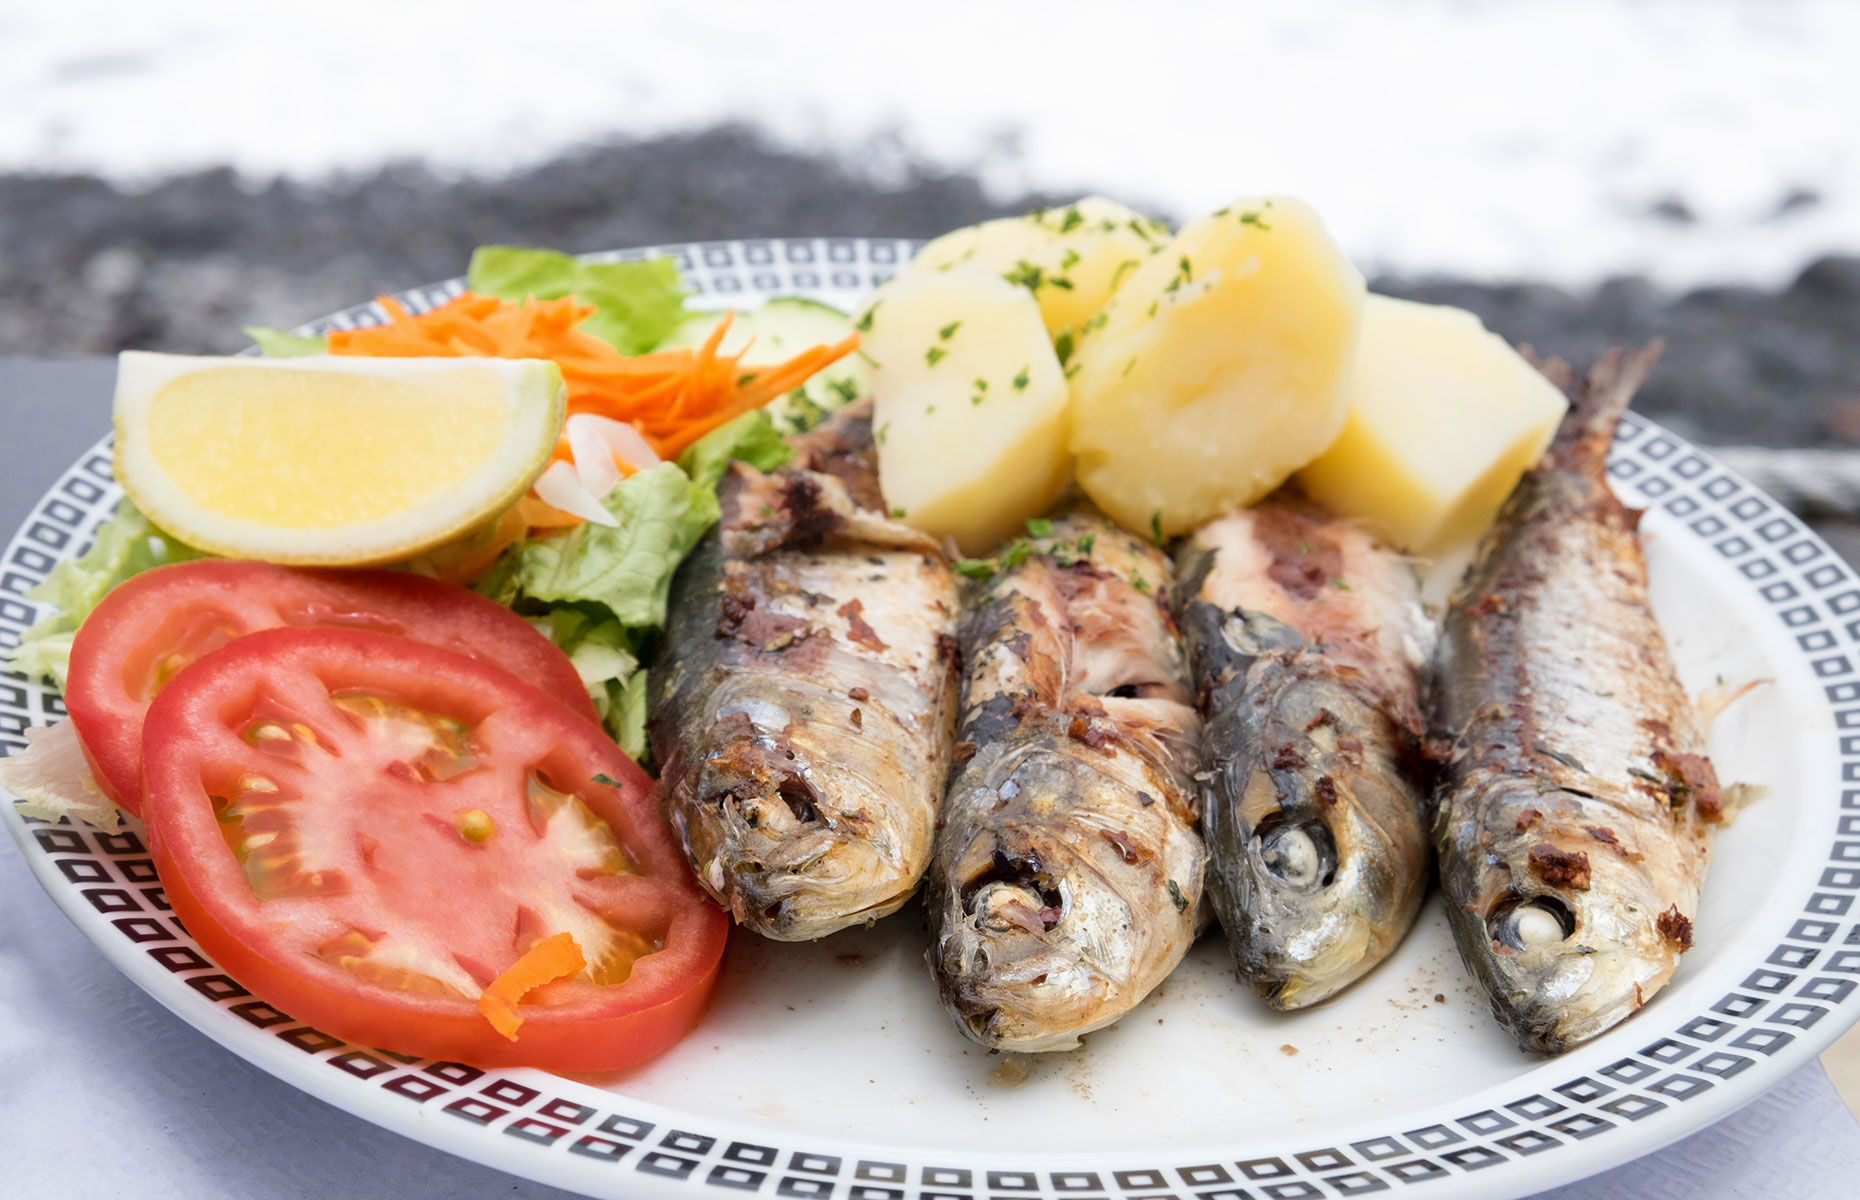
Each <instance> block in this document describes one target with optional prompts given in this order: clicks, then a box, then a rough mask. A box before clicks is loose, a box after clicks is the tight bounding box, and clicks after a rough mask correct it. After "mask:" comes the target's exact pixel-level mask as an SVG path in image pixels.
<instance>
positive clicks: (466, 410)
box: [116, 350, 567, 566]
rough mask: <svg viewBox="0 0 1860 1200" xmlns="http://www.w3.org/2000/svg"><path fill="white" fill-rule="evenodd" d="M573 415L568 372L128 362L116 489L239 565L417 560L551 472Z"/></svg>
mask: <svg viewBox="0 0 1860 1200" xmlns="http://www.w3.org/2000/svg"><path fill="white" fill-rule="evenodd" d="M566 403H567V396H566V392H565V390H564V388H563V386H562V374H561V371H560V370H559V369H558V368H557V367H556V365H555V364H554V363H550V362H542V361H537V360H529V359H501V358H359V357H339V356H333V355H314V356H308V357H303V358H283V359H262V358H196V357H190V356H186V355H177V354H150V353H145V352H142V351H134V350H131V351H126V352H124V353H123V355H122V356H121V357H120V358H119V360H118V364H117V372H116V477H117V480H118V481H119V482H120V483H121V484H122V485H123V489H124V490H125V491H127V492H128V493H129V495H130V498H131V499H133V500H134V501H135V502H136V505H137V506H138V507H139V508H141V509H142V511H143V512H145V513H147V514H148V516H149V518H150V519H151V520H153V521H154V522H155V523H156V524H157V525H159V526H161V527H162V528H163V529H165V530H167V531H168V532H169V533H172V534H174V535H175V536H176V537H178V538H180V539H181V540H182V541H184V542H187V543H188V544H190V545H194V546H198V547H200V548H201V549H203V550H208V551H211V552H213V553H215V554H223V555H227V556H229V557H234V558H262V559H267V560H269V561H271V562H280V563H292V564H301V565H323V566H334V565H340V564H362V563H380V562H391V561H394V560H396V559H402V558H409V557H412V556H413V555H416V554H419V553H421V552H422V551H425V550H428V549H430V548H432V547H433V546H436V545H439V544H440V543H443V542H446V541H448V540H450V539H452V538H454V537H456V536H458V535H459V534H461V533H464V532H465V531H467V530H469V529H471V528H473V527H474V526H477V525H480V524H482V523H483V522H485V521H486V520H488V519H490V518H491V517H493V516H495V515H496V514H497V513H498V512H500V511H502V510H503V509H504V508H506V507H508V506H509V505H510V504H512V503H514V502H515V501H516V499H517V498H518V497H519V496H521V495H522V494H523V493H524V492H525V491H526V490H527V489H528V488H529V486H530V484H531V483H533V482H534V481H535V479H536V477H537V476H538V475H539V474H541V473H542V470H543V468H544V466H546V465H547V464H548V461H549V454H550V450H551V449H552V448H553V447H554V445H555V443H556V439H557V437H559V436H560V434H561V432H562V420H563V414H564V410H565V407H566Z"/></svg>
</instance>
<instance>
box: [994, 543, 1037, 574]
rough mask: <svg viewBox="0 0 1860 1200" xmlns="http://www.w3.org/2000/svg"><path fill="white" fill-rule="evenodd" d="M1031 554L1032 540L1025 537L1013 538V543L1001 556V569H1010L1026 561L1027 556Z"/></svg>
mask: <svg viewBox="0 0 1860 1200" xmlns="http://www.w3.org/2000/svg"><path fill="white" fill-rule="evenodd" d="M1032 554H1033V543H1032V542H1030V541H1028V540H1027V539H1026V538H1015V539H1014V544H1013V545H1011V546H1009V547H1008V548H1007V553H1006V554H1003V555H1002V556H1001V569H1002V570H1004V571H1011V570H1013V569H1014V568H1015V567H1018V566H1020V564H1022V563H1024V562H1026V561H1027V559H1028V557H1029V556H1031V555H1032Z"/></svg>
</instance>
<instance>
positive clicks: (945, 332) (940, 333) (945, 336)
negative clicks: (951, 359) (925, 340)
mask: <svg viewBox="0 0 1860 1200" xmlns="http://www.w3.org/2000/svg"><path fill="white" fill-rule="evenodd" d="M961 328H962V322H961V321H951V322H950V323H949V324H947V325H945V326H943V328H941V329H939V330H937V331H936V335H937V337H939V338H941V339H942V340H943V341H946V342H947V341H948V340H949V339H951V338H953V337H955V336H956V331H957V330H958V329H961Z"/></svg>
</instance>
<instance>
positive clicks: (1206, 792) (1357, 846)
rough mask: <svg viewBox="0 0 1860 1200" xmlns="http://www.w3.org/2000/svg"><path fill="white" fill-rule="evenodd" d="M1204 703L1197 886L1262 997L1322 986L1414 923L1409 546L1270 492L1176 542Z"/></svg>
mask: <svg viewBox="0 0 1860 1200" xmlns="http://www.w3.org/2000/svg"><path fill="white" fill-rule="evenodd" d="M1177 572H1178V575H1179V577H1180V583H1179V584H1178V602H1179V603H1178V612H1179V613H1180V620H1181V624H1182V631H1183V636H1184V637H1185V638H1186V639H1187V642H1188V651H1189V659H1190V662H1191V664H1192V666H1193V670H1194V679H1195V686H1196V689H1197V693H1198V698H1199V702H1200V708H1201V716H1202V722H1203V727H1202V746H1203V759H1202V776H1201V778H1202V781H1203V782H1202V793H1201V795H1202V804H1201V811H1202V836H1203V839H1204V840H1205V841H1206V842H1207V846H1208V873H1209V886H1208V897H1209V900H1210V901H1211V902H1212V903H1213V905H1214V910H1215V912H1216V913H1217V914H1218V915H1219V917H1220V919H1221V924H1222V926H1223V927H1225V929H1226V931H1227V940H1228V944H1229V945H1230V946H1231V947H1232V949H1233V954H1234V962H1235V964H1236V965H1237V967H1238V969H1239V974H1240V978H1241V979H1243V980H1246V981H1247V982H1249V983H1251V984H1252V985H1253V986H1254V987H1255V988H1257V989H1258V990H1259V992H1260V994H1261V995H1262V996H1264V997H1265V998H1266V1000H1267V1002H1268V1003H1270V1004H1271V1005H1272V1006H1273V1007H1274V1008H1279V1009H1295V1008H1303V1007H1305V1006H1307V1005H1310V1004H1316V1003H1318V1002H1319V1001H1322V1000H1326V999H1328V998H1330V997H1331V996H1333V995H1335V994H1336V993H1337V992H1339V991H1341V990H1342V989H1343V988H1345V987H1347V986H1348V985H1349V984H1351V983H1353V982H1354V981H1355V980H1357V979H1358V978H1360V977H1361V976H1362V975H1363V974H1364V973H1365V972H1367V971H1368V970H1369V969H1370V968H1372V967H1374V966H1375V965H1376V964H1377V963H1378V962H1381V961H1382V959H1383V958H1384V957H1386V956H1387V955H1388V953H1389V952H1390V951H1391V950H1393V949H1394V948H1395V946H1396V944H1397V943H1399V942H1400V941H1401V938H1402V935H1403V934H1405V933H1406V932H1407V931H1408V927H1409V926H1410V925H1411V924H1413V923H1414V918H1415V914H1416V912H1418V911H1419V909H1420V906H1421V900H1422V898H1423V897H1424V896H1425V895H1426V892H1427V883H1428V872H1429V868H1430V862H1429V857H1428V846H1427V829H1426V818H1425V789H1424V785H1423V783H1422V781H1421V773H1420V771H1419V770H1418V766H1419V763H1420V757H1421V756H1420V753H1419V751H1420V745H1421V736H1422V733H1423V728H1422V716H1421V688H1422V675H1423V672H1424V669H1425V667H1426V664H1427V661H1428V656H1429V654H1430V653H1431V651H1432V646H1433V626H1432V622H1430V621H1429V620H1428V619H1427V617H1426V615H1425V614H1424V613H1423V612H1422V610H1421V604H1420V596H1419V592H1418V589H1417V584H1416V581H1415V577H1414V572H1413V571H1412V570H1410V569H1409V567H1408V565H1407V563H1406V562H1404V561H1403V560H1401V559H1400V558H1398V557H1397V556H1396V555H1395V554H1393V553H1392V552H1390V551H1388V550H1386V549H1384V548H1382V547H1380V546H1378V545H1376V544H1375V542H1374V541H1373V540H1372V539H1371V538H1370V537H1369V535H1368V534H1366V533H1364V532H1363V531H1362V530H1361V529H1359V528H1357V527H1355V526H1353V525H1351V524H1349V523H1347V522H1344V521H1339V520H1337V519H1336V518H1333V517H1330V516H1328V515H1326V514H1324V513H1323V512H1322V511H1321V510H1319V509H1317V508H1316V507H1315V506H1313V505H1311V504H1310V503H1308V502H1306V501H1304V500H1302V499H1301V498H1298V497H1296V496H1291V495H1287V494H1284V493H1281V494H1280V495H1278V496H1275V497H1273V498H1271V499H1269V500H1267V501H1266V502H1265V503H1264V504H1261V505H1259V506H1258V507H1256V508H1252V509H1248V510H1246V511H1243V512H1237V513H1234V514H1232V515H1230V516H1226V517H1221V518H1218V519H1216V520H1214V521H1212V522H1210V523H1209V524H1207V525H1205V526H1203V527H1202V528H1201V529H1200V530H1199V531H1198V532H1197V533H1196V534H1195V535H1194V536H1193V537H1192V538H1191V539H1190V540H1189V542H1188V543H1187V545H1186V546H1185V547H1184V548H1183V549H1182V551H1181V552H1180V554H1178V556H1177Z"/></svg>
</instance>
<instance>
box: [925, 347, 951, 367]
mask: <svg viewBox="0 0 1860 1200" xmlns="http://www.w3.org/2000/svg"><path fill="white" fill-rule="evenodd" d="M948 357H949V351H947V350H945V349H943V347H941V346H932V347H930V348H929V349H928V350H926V351H924V362H925V363H927V364H929V365H930V366H933V367H934V366H936V365H937V364H938V363H940V362H942V361H943V360H944V359H945V358H948Z"/></svg>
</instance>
